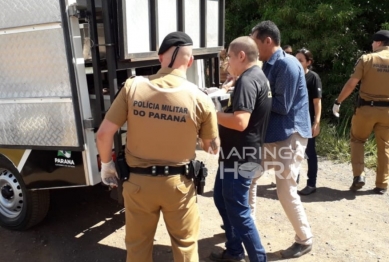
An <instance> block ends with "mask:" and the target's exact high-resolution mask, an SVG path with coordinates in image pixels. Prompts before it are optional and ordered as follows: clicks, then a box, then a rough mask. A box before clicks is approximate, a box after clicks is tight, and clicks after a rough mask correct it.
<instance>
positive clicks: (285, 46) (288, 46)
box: [282, 45, 292, 50]
mask: <svg viewBox="0 0 389 262" xmlns="http://www.w3.org/2000/svg"><path fill="white" fill-rule="evenodd" d="M288 48H292V46H291V45H284V46H283V47H282V50H285V49H288Z"/></svg>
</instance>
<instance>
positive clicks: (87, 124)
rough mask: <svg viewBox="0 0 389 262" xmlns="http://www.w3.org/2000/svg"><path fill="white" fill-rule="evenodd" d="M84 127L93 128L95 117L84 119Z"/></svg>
mask: <svg viewBox="0 0 389 262" xmlns="http://www.w3.org/2000/svg"><path fill="white" fill-rule="evenodd" d="M84 128H85V129H93V128H95V127H94V125H93V118H89V119H84Z"/></svg>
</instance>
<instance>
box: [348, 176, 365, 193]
mask: <svg viewBox="0 0 389 262" xmlns="http://www.w3.org/2000/svg"><path fill="white" fill-rule="evenodd" d="M364 185H365V177H364V176H355V177H354V180H353V183H352V184H351V187H350V189H351V190H354V191H355V190H359V189H361V188H362V187H363V186H364Z"/></svg>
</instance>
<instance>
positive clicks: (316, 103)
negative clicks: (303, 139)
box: [312, 98, 321, 137]
mask: <svg viewBox="0 0 389 262" xmlns="http://www.w3.org/2000/svg"><path fill="white" fill-rule="evenodd" d="M313 107H314V110H315V119H314V120H313V124H312V137H315V136H317V135H318V134H319V133H320V118H321V98H315V99H313Z"/></svg>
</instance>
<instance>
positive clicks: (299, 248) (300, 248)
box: [281, 242, 312, 258]
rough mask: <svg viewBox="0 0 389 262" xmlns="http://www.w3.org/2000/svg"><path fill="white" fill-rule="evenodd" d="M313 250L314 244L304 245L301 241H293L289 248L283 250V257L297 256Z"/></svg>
mask: <svg viewBox="0 0 389 262" xmlns="http://www.w3.org/2000/svg"><path fill="white" fill-rule="evenodd" d="M311 250H312V244H310V245H302V244H299V243H296V242H295V243H293V245H292V246H290V247H289V248H288V249H286V250H284V251H281V256H282V258H296V257H301V256H302V255H305V254H306V253H309V252H310V251H311Z"/></svg>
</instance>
